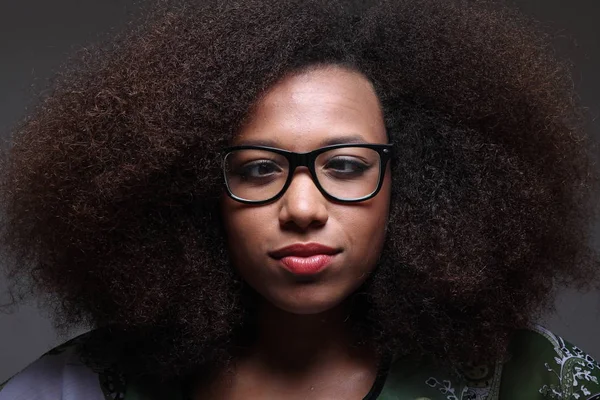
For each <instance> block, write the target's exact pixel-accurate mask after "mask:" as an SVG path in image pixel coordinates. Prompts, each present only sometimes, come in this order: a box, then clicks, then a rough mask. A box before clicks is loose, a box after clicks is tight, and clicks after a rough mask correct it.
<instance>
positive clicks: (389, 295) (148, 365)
mask: <svg viewBox="0 0 600 400" xmlns="http://www.w3.org/2000/svg"><path fill="white" fill-rule="evenodd" d="M315 65H317V66H318V65H340V66H343V67H345V68H349V69H352V70H355V71H358V72H360V73H361V74H363V75H364V76H365V77H367V78H368V79H369V80H370V81H371V82H372V83H373V85H374V87H375V89H376V92H377V94H378V96H379V98H380V100H381V104H382V109H383V112H384V117H385V122H386V128H387V131H388V135H389V137H390V141H391V142H393V143H394V144H395V149H394V154H395V158H394V160H393V167H392V173H393V178H392V181H393V184H392V185H393V187H392V205H391V211H390V218H389V226H388V233H387V238H386V242H385V245H384V250H383V253H382V255H381V259H380V261H379V263H378V265H377V266H376V269H375V271H374V272H373V274H371V276H370V277H369V278H368V279H367V281H366V282H365V284H364V285H363V286H362V287H361V288H360V289H359V290H358V291H357V292H356V293H355V294H354V295H353V296H352V301H354V308H353V314H352V318H351V320H352V327H353V331H354V332H355V333H356V335H357V338H359V340H361V341H366V342H367V343H370V344H372V345H373V346H374V347H375V348H376V349H377V350H378V351H381V352H390V351H392V352H395V353H396V354H398V355H412V356H418V357H432V358H433V359H436V360H440V362H442V363H449V364H452V365H458V364H462V363H469V362H477V361H480V360H485V359H490V358H494V359H496V358H498V357H504V356H505V353H506V345H507V342H508V340H509V338H510V336H511V334H512V333H513V332H514V331H515V330H516V329H520V328H523V327H525V326H527V324H529V323H530V322H531V321H532V320H534V319H535V318H537V317H539V316H540V315H541V312H543V311H545V310H549V309H551V308H552V306H553V301H552V300H553V298H554V295H555V294H556V290H557V287H558V286H559V285H571V286H575V287H577V288H579V289H581V288H586V287H587V288H589V287H596V285H597V284H598V282H599V278H600V268H599V257H598V254H597V251H596V250H594V248H593V246H591V245H590V240H589V239H590V232H591V229H590V227H591V224H592V222H593V219H594V217H596V215H597V212H598V202H597V198H595V194H596V193H597V189H598V187H599V185H598V182H599V176H598V175H599V173H598V171H597V169H596V168H595V166H594V160H593V156H592V155H591V154H592V152H595V151H597V147H596V146H597V143H596V142H594V140H593V139H592V137H591V136H589V135H587V134H586V133H585V132H584V129H583V128H582V126H583V124H582V123H581V122H582V121H583V118H584V114H583V113H582V112H581V107H580V106H579V105H578V104H577V102H576V100H575V95H574V92H573V88H572V82H571V79H570V75H569V74H570V71H569V65H568V64H567V63H566V62H564V61H560V60H559V59H558V58H557V57H556V56H555V54H554V52H553V51H552V48H551V46H550V45H549V38H548V37H547V35H545V34H543V33H542V32H541V30H540V29H539V28H538V25H537V24H536V23H535V22H533V21H531V20H530V19H528V18H526V17H524V16H522V15H520V14H519V13H518V12H516V11H515V10H513V9H512V8H509V7H505V6H500V5H498V4H497V3H493V2H488V1H479V0H471V1H458V0H457V1H438V0H418V1H415V0H369V1H350V2H349V1H343V0H335V1H334V0H289V1H280V0H232V1H222V0H219V1H202V2H200V1H189V2H185V1H177V2H169V1H161V2H159V3H158V4H157V5H155V6H153V7H151V8H150V9H148V10H147V12H146V13H145V14H144V16H143V17H142V18H140V19H139V20H137V21H136V23H134V24H132V25H130V26H129V28H128V29H127V30H126V32H124V33H122V34H120V35H119V36H118V37H116V38H114V39H113V40H111V41H109V42H108V43H106V44H103V45H98V46H96V47H93V48H88V49H87V50H85V51H82V52H81V53H80V54H79V55H78V56H77V58H76V61H72V62H70V63H69V64H68V65H67V66H65V67H64V69H63V70H62V72H61V74H60V75H58V77H57V78H56V79H55V80H54V81H53V82H52V84H51V90H50V91H49V92H48V95H47V96H46V97H45V98H44V99H43V100H41V101H40V103H39V104H38V105H37V107H36V108H35V110H33V112H31V113H30V115H29V116H28V117H27V118H26V119H24V120H23V121H22V122H21V123H20V124H19V125H18V126H16V128H15V129H14V132H13V135H12V144H11V145H9V146H7V148H6V149H5V151H4V156H3V157H2V165H1V166H2V170H1V173H0V175H1V178H0V189H1V204H2V212H3V214H2V215H3V218H4V220H3V221H2V226H1V227H0V229H1V236H0V238H1V239H2V244H3V249H4V254H5V257H4V259H5V260H6V265H7V270H8V273H9V275H10V277H11V278H12V279H13V281H14V282H15V285H14V287H13V290H15V291H16V292H20V291H22V293H36V294H39V295H41V296H43V297H42V298H43V299H45V302H46V306H47V307H49V309H51V310H52V311H53V313H54V316H55V319H56V321H57V322H56V324H57V326H59V327H63V328H64V327H69V326H74V325H77V324H82V323H83V324H88V325H90V326H92V327H94V328H97V329H96V330H95V331H94V335H92V338H96V339H97V340H91V341H90V343H96V344H95V345H93V346H92V345H90V346H89V349H88V351H89V355H90V357H91V358H90V360H92V359H93V360H94V361H93V362H94V363H97V364H100V365H114V366H117V367H118V368H119V370H121V371H122V372H123V373H124V374H127V375H136V376H142V375H144V376H151V375H152V376H157V377H163V378H164V377H174V376H183V375H185V374H187V373H190V372H191V371H192V370H194V369H196V368H200V367H207V366H211V365H213V366H214V365H215V364H218V363H224V362H226V360H229V359H231V357H232V356H233V354H234V353H235V348H236V346H237V345H239V343H240V341H241V340H242V339H243V338H244V337H246V335H248V332H249V327H250V326H252V315H253V314H252V309H253V304H254V300H253V296H252V293H251V292H250V290H249V289H248V287H247V285H245V284H244V282H243V281H242V280H241V278H240V277H239V276H238V275H237V274H236V272H235V270H234V269H233V268H232V267H231V266H230V263H229V258H228V254H227V251H226V248H225V243H224V241H225V239H224V230H223V227H222V224H221V221H220V217H219V200H220V198H221V196H222V191H223V187H222V181H221V179H222V178H221V164H220V163H221V160H220V158H219V150H220V149H221V148H222V147H224V146H226V145H227V144H228V143H230V142H231V139H232V138H233V137H234V135H235V134H236V132H237V131H238V130H239V128H240V126H241V125H242V124H243V121H244V118H246V116H247V115H249V112H251V107H252V105H253V104H254V103H255V102H256V99H257V98H258V97H259V96H260V95H261V93H264V92H265V91H266V90H268V88H269V87H271V86H272V85H273V84H274V83H276V82H278V81H279V80H281V79H282V78H283V77H285V76H286V75H289V74H294V73H299V72H301V71H303V70H304V69H306V68H311V67H314V66H315ZM90 363H92V361H90Z"/></svg>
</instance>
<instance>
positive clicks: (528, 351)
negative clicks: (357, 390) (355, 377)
mask: <svg viewBox="0 0 600 400" xmlns="http://www.w3.org/2000/svg"><path fill="white" fill-rule="evenodd" d="M85 336H86V335H85V334H84V335H81V336H79V337H77V338H75V339H72V340H70V341H69V342H67V343H65V344H63V345H61V346H59V347H57V348H55V349H53V350H51V351H49V352H48V353H46V354H44V355H43V356H42V357H40V358H39V359H38V360H36V361H35V362H34V363H32V364H31V365H29V366H28V367H27V368H25V369H24V370H23V371H21V372H20V373H19V374H17V375H15V376H14V377H12V378H11V379H9V380H8V381H7V382H5V383H4V384H2V385H0V400H46V399H52V400H117V399H119V400H158V399H161V400H163V399H169V400H188V399H186V396H185V395H184V393H183V390H182V386H183V385H173V386H168V387H167V386H161V387H158V386H157V385H155V384H150V383H145V384H142V383H140V382H126V381H125V380H124V379H122V378H121V377H119V376H118V375H117V374H115V373H112V372H111V371H100V372H98V371H93V370H92V369H90V368H88V367H87V366H86V365H85V364H84V363H83V362H82V361H81V360H80V358H79V356H78V353H77V346H78V344H79V343H81V342H82V341H83V340H84V339H85ZM509 349H510V354H511V357H510V358H509V359H508V360H507V361H505V362H499V361H495V362H490V363H489V364H487V365H481V366H475V367H473V368H470V369H469V370H466V371H446V370H439V369H436V368H434V367H432V366H428V365H420V366H416V364H414V363H411V362H410V361H408V360H406V359H400V360H396V361H394V362H392V363H391V364H390V365H389V368H387V369H386V370H385V371H383V373H381V374H380V375H379V377H378V378H377V380H376V382H375V384H374V386H373V388H372V389H371V392H370V393H369V395H368V396H367V397H366V399H368V400H375V399H376V400H550V399H552V400H572V399H573V400H600V365H598V363H597V362H596V361H595V360H594V359H593V358H592V357H591V356H589V355H587V354H586V353H584V352H583V351H582V350H581V349H579V348H578V347H576V346H574V345H572V344H571V343H569V342H567V341H565V340H563V339H562V338H561V337H559V336H557V335H555V334H553V333H552V332H550V331H548V330H547V329H545V328H544V327H542V326H540V325H534V326H532V327H531V328H530V329H527V330H521V331H519V332H517V334H516V335H515V336H514V338H513V339H512V341H511V343H510V347H509Z"/></svg>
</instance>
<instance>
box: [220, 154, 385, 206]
mask: <svg viewBox="0 0 600 400" xmlns="http://www.w3.org/2000/svg"><path fill="white" fill-rule="evenodd" d="M347 147H360V148H366V149H372V150H375V151H377V153H378V154H379V160H380V163H379V182H377V188H376V189H375V190H374V191H373V192H372V193H370V194H368V195H366V196H363V197H360V198H358V199H352V200H348V199H340V198H338V197H335V196H332V195H331V194H329V193H327V191H326V190H325V189H323V186H321V184H320V183H319V179H318V178H317V173H316V170H315V161H316V159H317V157H318V156H319V155H320V154H322V153H325V152H326V151H329V150H334V149H340V148H347ZM392 149H393V144H392V143H390V144H376V143H342V144H334V145H331V146H325V147H321V148H319V149H316V150H313V151H309V152H306V153H296V152H293V151H288V150H283V149H279V148H276V147H269V146H251V145H246V146H231V147H227V148H225V149H223V151H222V152H223V160H222V161H223V164H222V170H223V181H224V182H225V188H226V189H227V195H228V196H229V197H231V198H232V199H233V200H236V201H239V202H240V203H244V204H255V205H260V204H266V203H269V202H272V201H275V200H277V199H278V198H280V197H281V196H283V194H284V193H285V191H286V190H287V189H288V187H289V186H290V184H291V183H292V179H293V177H294V172H295V171H296V168H297V167H307V168H308V170H309V171H310V175H311V178H312V181H313V183H314V184H315V186H316V187H317V189H319V192H321V194H322V195H323V196H325V197H326V198H327V199H329V200H333V201H337V202H341V203H358V202H361V201H366V200H369V199H372V198H373V197H375V196H376V195H377V193H379V191H380V190H381V187H382V185H383V178H384V177H385V170H386V168H387V164H388V162H389V161H390V159H391V158H392ZM237 150H266V151H271V152H273V153H276V154H280V155H282V156H284V157H285V158H286V159H287V161H288V163H289V171H288V176H287V179H286V181H285V183H284V185H283V187H282V188H281V190H280V191H279V192H278V193H277V194H276V195H274V196H272V197H270V198H268V199H267V200H246V199H244V198H241V197H238V196H236V195H234V194H233V193H232V192H231V189H230V188H229V183H228V182H227V172H226V171H225V161H226V159H227V155H228V154H229V153H231V152H233V151H237Z"/></svg>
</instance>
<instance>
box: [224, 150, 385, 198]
mask: <svg viewBox="0 0 600 400" xmlns="http://www.w3.org/2000/svg"><path fill="white" fill-rule="evenodd" d="M223 153H224V154H225V156H224V157H223V175H224V178H225V186H226V188H227V194H228V195H229V196H230V197H231V198H232V199H234V200H237V201H239V202H242V203H247V204H264V203H267V202H270V201H273V200H276V199H278V198H279V197H281V196H282V195H283V193H285V191H286V189H287V188H288V187H289V186H290V184H291V182H292V177H293V176H294V171H295V170H296V167H300V166H303V167H307V168H308V170H309V171H310V174H311V177H312V180H313V182H314V183H315V186H316V187H317V188H318V189H319V191H320V192H321V193H322V194H323V196H325V197H326V198H328V199H331V200H335V201H338V202H345V203H355V202H360V201H365V200H368V199H370V198H372V197H374V196H375V195H376V194H377V193H378V192H379V190H380V189H381V186H382V184H383V177H384V175H385V169H386V166H387V163H388V161H389V160H390V158H391V155H392V144H370V143H368V144H367V143H356V144H354V143H352V144H336V145H332V146H326V147H322V148H320V149H316V150H313V151H310V152H307V153H294V152H292V151H287V150H282V149H278V148H274V147H265V146H235V147H228V148H226V149H224V150H223Z"/></svg>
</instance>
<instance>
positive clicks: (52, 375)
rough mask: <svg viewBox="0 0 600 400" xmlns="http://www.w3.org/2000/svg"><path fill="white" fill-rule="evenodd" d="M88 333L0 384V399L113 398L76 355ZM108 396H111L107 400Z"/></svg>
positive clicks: (101, 378)
mask: <svg viewBox="0 0 600 400" xmlns="http://www.w3.org/2000/svg"><path fill="white" fill-rule="evenodd" d="M88 335H89V333H87V334H83V335H80V336H78V337H76V338H74V339H71V340H69V341H67V342H66V343H63V344H61V345H60V346H57V347H55V348H53V349H52V350H50V351H48V352H46V353H45V354H43V355H42V356H41V357H39V358H38V359H37V360H35V361H34V362H32V363H31V364H29V366H27V367H26V368H25V369H23V370H22V371H21V372H19V373H17V374H16V375H14V376H13V377H12V378H10V379H8V380H7V381H6V382H4V383H1V384H0V400H81V399H85V400H106V399H111V400H112V399H116V398H118V397H113V396H112V395H111V393H110V391H109V390H108V389H107V388H105V385H104V384H103V383H104V382H103V378H104V377H102V376H100V374H99V373H98V372H96V371H93V370H92V369H91V368H89V367H88V366H86V365H85V364H84V363H83V362H82V360H81V358H80V356H79V352H78V347H79V345H80V344H81V343H82V342H83V341H84V340H85V339H86V338H87V337H88ZM108 396H111V397H108Z"/></svg>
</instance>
